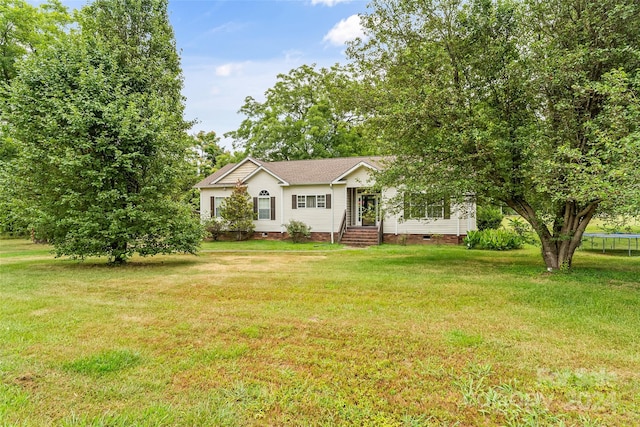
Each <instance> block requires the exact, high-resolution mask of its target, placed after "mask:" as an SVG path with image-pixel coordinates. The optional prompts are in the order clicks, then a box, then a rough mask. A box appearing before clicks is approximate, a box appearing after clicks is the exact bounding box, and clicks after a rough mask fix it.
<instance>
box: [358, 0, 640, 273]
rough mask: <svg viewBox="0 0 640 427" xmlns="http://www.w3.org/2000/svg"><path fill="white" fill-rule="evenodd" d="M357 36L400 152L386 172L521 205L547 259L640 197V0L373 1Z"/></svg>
mask: <svg viewBox="0 0 640 427" xmlns="http://www.w3.org/2000/svg"><path fill="white" fill-rule="evenodd" d="M363 22H364V26H365V27H366V29H367V34H368V38H367V39H366V40H364V41H361V42H359V43H358V44H356V45H354V46H352V48H351V49H350V55H351V57H352V58H353V59H354V61H355V62H356V63H357V64H358V65H359V66H360V68H361V71H362V76H363V79H364V80H365V81H366V82H367V87H368V89H367V91H366V92H365V96H364V97H363V99H362V101H361V104H362V105H366V106H368V109H369V111H370V112H371V113H372V114H371V117H373V119H372V125H373V126H375V127H376V129H378V134H379V135H380V136H381V137H382V138H383V139H384V140H385V141H387V143H388V150H389V152H391V153H393V154H396V158H395V161H394V162H392V164H390V165H389V168H388V170H387V172H386V174H384V175H383V176H382V177H381V178H380V179H381V180H382V181H383V182H384V183H386V184H389V185H398V184H400V185H402V186H404V187H405V188H406V189H407V191H422V190H424V189H426V192H427V193H429V194H430V195H431V196H432V197H433V196H438V197H442V196H443V195H446V194H452V195H458V197H463V195H464V194H468V193H469V192H473V193H475V194H476V195H479V196H485V197H488V198H490V199H493V200H497V201H501V202H503V203H505V204H507V205H508V206H510V207H511V208H513V209H514V210H515V211H516V212H518V213H519V214H520V215H522V216H523V217H524V218H525V219H526V220H527V221H528V222H529V223H530V224H531V225H532V226H533V228H534V229H535V231H536V232H537V234H538V236H539V237H540V240H541V242H542V256H543V259H544V261H545V263H546V265H547V267H548V268H549V269H558V268H562V267H570V266H571V262H572V258H573V254H574V251H575V249H576V248H577V247H578V245H579V243H580V240H581V237H582V234H583V232H584V230H585V228H586V226H587V224H588V223H589V221H590V220H591V219H592V218H593V217H594V215H596V214H597V213H599V212H611V211H612V210H614V209H615V208H616V207H619V206H625V205H626V204H628V203H629V201H630V200H638V194H639V190H640V189H639V188H638V182H640V173H639V171H640V167H639V166H640V135H639V130H638V125H639V124H640V108H639V102H638V100H639V95H640V74H639V72H638V70H639V68H640V48H639V47H640V32H639V31H637V28H639V27H640V3H638V2H637V1H632V0H623V1H620V0H602V1H598V2H590V1H576V0H544V1H542V0H471V1H463V0H424V1H419V2H416V1H410V0H385V1H382V0H374V1H373V2H372V4H371V11H370V13H369V14H367V15H366V16H364V17H363Z"/></svg>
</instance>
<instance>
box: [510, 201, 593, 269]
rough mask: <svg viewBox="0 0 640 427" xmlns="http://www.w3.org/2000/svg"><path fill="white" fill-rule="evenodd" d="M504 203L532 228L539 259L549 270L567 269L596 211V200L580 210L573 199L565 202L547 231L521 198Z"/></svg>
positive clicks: (545, 226) (544, 225) (533, 211)
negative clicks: (539, 255) (534, 233)
mask: <svg viewBox="0 0 640 427" xmlns="http://www.w3.org/2000/svg"><path fill="white" fill-rule="evenodd" d="M506 203H507V205H509V207H511V208H512V209H513V210H515V211H516V212H517V213H518V214H520V216H522V217H523V218H524V219H525V220H526V221H527V222H528V223H529V224H531V226H532V227H533V229H534V230H535V232H536V233H537V234H538V237H539V238H540V243H541V244H542V259H543V260H544V263H545V265H546V266H547V270H548V271H555V270H561V269H562V270H564V269H570V268H571V264H572V262H573V254H574V253H575V251H576V249H578V247H579V246H580V243H581V241H582V235H583V234H584V230H585V229H586V228H587V225H588V224H589V221H591V219H592V218H593V215H594V214H595V212H596V210H597V208H598V205H599V203H600V202H599V201H594V202H591V203H589V204H587V205H586V206H584V207H583V208H582V209H579V206H578V204H577V203H576V202H574V201H567V202H565V205H564V206H563V207H561V208H560V209H559V210H558V212H557V214H556V220H555V221H554V223H553V225H552V229H551V230H550V229H549V227H548V225H547V224H545V223H544V222H543V221H541V220H540V219H539V218H538V216H537V215H536V212H535V210H534V209H533V208H532V207H531V206H530V205H529V204H528V203H527V202H526V201H524V200H507V201H506Z"/></svg>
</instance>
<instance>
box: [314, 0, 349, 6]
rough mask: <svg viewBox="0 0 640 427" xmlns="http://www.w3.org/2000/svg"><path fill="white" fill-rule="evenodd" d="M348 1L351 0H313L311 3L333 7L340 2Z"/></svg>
mask: <svg viewBox="0 0 640 427" xmlns="http://www.w3.org/2000/svg"><path fill="white" fill-rule="evenodd" d="M348 1H350V0H311V4H312V5H314V6H315V5H317V4H322V5H325V6H329V7H332V6H335V5H337V4H338V3H346V2H348Z"/></svg>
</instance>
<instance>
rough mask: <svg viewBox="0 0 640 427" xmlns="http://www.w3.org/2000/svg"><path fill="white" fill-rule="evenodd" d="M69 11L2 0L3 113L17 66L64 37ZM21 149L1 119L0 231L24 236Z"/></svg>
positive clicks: (53, 2) (51, 0)
mask: <svg viewBox="0 0 640 427" xmlns="http://www.w3.org/2000/svg"><path fill="white" fill-rule="evenodd" d="M70 20H71V18H70V16H69V14H68V13H67V9H66V8H65V7H64V6H62V5H61V3H60V2H59V1H58V0H48V1H46V2H44V3H42V4H40V5H39V6H33V5H31V4H29V3H27V2H25V1H23V0H0V110H1V109H3V108H5V107H2V102H3V101H4V100H5V98H6V91H5V89H6V85H8V84H9V83H10V82H11V80H12V79H13V78H14V77H15V76H16V74H17V64H18V63H19V62H20V61H22V60H23V59H24V58H26V57H27V56H28V55H30V54H33V53H35V52H38V51H39V50H41V49H43V48H45V47H46V46H48V45H50V44H51V43H53V42H54V41H55V40H56V39H57V38H59V37H60V36H62V35H64V33H65V29H66V25H67V24H69V23H70ZM17 154H18V146H17V144H16V143H15V141H14V140H13V139H12V138H11V137H10V136H9V135H8V134H7V132H6V123H4V122H3V121H1V120H0V232H3V233H12V234H25V233H26V232H27V223H26V222H25V221H24V219H23V216H22V211H23V210H24V208H25V205H24V204H23V203H21V201H20V199H19V198H17V197H16V194H15V189H16V186H15V183H14V178H15V177H14V166H15V165H14V163H13V161H14V159H15V156H16V155H17Z"/></svg>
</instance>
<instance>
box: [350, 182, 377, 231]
mask: <svg viewBox="0 0 640 427" xmlns="http://www.w3.org/2000/svg"><path fill="white" fill-rule="evenodd" d="M381 198H382V197H381V194H380V192H376V191H373V190H371V189H369V188H362V187H359V188H347V215H346V226H347V227H377V226H378V225H379V223H380V222H381V221H382V217H381V215H382V209H381V208H380V205H381V202H380V201H381Z"/></svg>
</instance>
